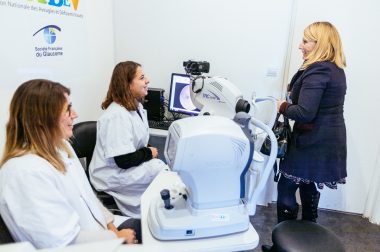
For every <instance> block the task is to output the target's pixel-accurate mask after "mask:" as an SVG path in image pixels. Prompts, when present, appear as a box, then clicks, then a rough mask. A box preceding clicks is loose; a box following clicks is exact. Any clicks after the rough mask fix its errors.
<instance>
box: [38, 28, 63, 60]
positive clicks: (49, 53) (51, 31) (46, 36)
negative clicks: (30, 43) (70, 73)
mask: <svg viewBox="0 0 380 252" xmlns="http://www.w3.org/2000/svg"><path fill="white" fill-rule="evenodd" d="M58 32H61V28H60V27H58V26H56V25H47V26H45V27H42V28H41V29H39V30H38V31H36V32H35V33H34V34H33V37H38V36H36V35H37V34H41V36H40V37H39V38H36V42H35V47H34V51H35V56H36V57H37V58H41V57H57V56H63V47H62V46H61V45H55V43H56V41H57V33H58ZM42 38H43V39H42ZM44 41H45V42H46V44H45V43H44Z"/></svg>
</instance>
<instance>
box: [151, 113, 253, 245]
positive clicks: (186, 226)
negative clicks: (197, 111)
mask: <svg viewBox="0 0 380 252" xmlns="http://www.w3.org/2000/svg"><path fill="white" fill-rule="evenodd" d="M249 152H250V143H249V139H248V138H247V137H246V135H245V134H244V133H243V131H242V130H241V128H240V126H239V125H238V124H237V123H235V122H234V121H232V120H231V119H228V118H225V117H220V116H201V117H193V118H186V119H182V120H178V121H175V122H174V123H173V124H172V125H171V126H170V128H169V132H168V138H167V141H166V146H165V157H166V160H167V161H168V165H169V166H170V167H171V168H172V170H173V171H177V172H178V174H179V176H180V177H181V179H182V181H183V183H184V184H185V185H178V186H177V188H172V189H171V194H172V196H173V194H174V200H173V199H172V205H173V208H172V209H166V208H165V207H164V203H163V201H162V200H161V199H160V198H159V197H158V198H157V199H156V201H155V202H152V203H151V205H150V209H149V214H148V224H149V227H150V230H151V232H152V234H153V236H154V237H156V238H157V239H160V240H173V239H174V240H176V239H194V238H203V237H210V236H219V235H225V234H230V233H236V232H242V231H245V230H247V229H248V227H249V215H248V212H247V209H246V208H245V206H244V203H243V202H242V200H241V198H240V193H241V188H244V187H245V185H240V177H241V175H242V173H243V172H244V168H245V167H246V165H247V162H248V161H249V154H250V153H249ZM181 191H182V193H181V194H182V195H183V194H186V195H187V200H186V199H185V198H183V197H181V196H178V192H181ZM176 196H177V198H175V197H176Z"/></svg>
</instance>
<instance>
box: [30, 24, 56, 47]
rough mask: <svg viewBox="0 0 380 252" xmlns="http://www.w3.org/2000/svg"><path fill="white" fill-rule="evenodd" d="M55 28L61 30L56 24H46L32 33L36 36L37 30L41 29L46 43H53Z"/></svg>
mask: <svg viewBox="0 0 380 252" xmlns="http://www.w3.org/2000/svg"><path fill="white" fill-rule="evenodd" d="M57 30H58V31H61V28H59V27H58V26H56V25H47V26H45V27H42V28H41V29H39V30H38V31H36V32H35V33H34V34H33V37H34V36H36V34H38V33H39V32H41V31H42V32H43V35H44V39H45V41H46V43H48V44H54V42H55V40H56V39H57V35H56V31H57Z"/></svg>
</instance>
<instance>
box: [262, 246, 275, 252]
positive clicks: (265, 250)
mask: <svg viewBox="0 0 380 252" xmlns="http://www.w3.org/2000/svg"><path fill="white" fill-rule="evenodd" d="M261 251H263V252H275V250H274V249H273V246H270V245H262V246H261Z"/></svg>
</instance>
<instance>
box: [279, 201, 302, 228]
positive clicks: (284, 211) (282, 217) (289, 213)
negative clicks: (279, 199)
mask: <svg viewBox="0 0 380 252" xmlns="http://www.w3.org/2000/svg"><path fill="white" fill-rule="evenodd" d="M297 215H298V205H295V206H293V207H292V208H290V207H288V206H284V205H279V204H277V222H278V223H280V222H282V221H286V220H295V219H297Z"/></svg>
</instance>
